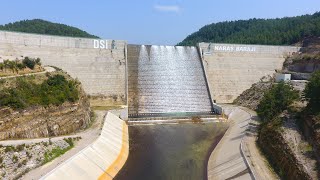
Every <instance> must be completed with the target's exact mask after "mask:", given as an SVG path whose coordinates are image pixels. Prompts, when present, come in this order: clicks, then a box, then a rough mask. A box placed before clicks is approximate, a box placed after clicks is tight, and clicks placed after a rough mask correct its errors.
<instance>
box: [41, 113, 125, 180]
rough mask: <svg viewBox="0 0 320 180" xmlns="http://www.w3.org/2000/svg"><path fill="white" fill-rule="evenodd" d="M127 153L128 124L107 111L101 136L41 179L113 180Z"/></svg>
mask: <svg viewBox="0 0 320 180" xmlns="http://www.w3.org/2000/svg"><path fill="white" fill-rule="evenodd" d="M128 155H129V137H128V126H127V124H126V123H125V122H124V121H123V120H121V119H120V118H118V117H117V116H116V115H114V114H112V113H110V112H109V113H108V114H107V116H106V119H105V122H104V126H103V128H102V132H101V135H100V137H99V138H98V139H97V140H96V141H95V142H93V143H92V144H91V145H89V146H88V147H86V148H85V149H83V150H82V151H80V152H79V153H78V154H76V155H74V156H73V157H72V158H70V159H69V160H68V161H66V162H64V163H63V164H61V165H60V166H58V167H57V168H56V169H54V170H53V171H51V172H50V173H48V174H47V175H46V176H44V177H43V178H42V179H48V180H50V179H52V180H56V179H59V180H64V179H65V180H67V179H77V180H81V179H83V180H86V179H113V178H114V177H115V176H116V174H117V173H118V172H119V171H120V169H121V168H122V167H123V165H124V164H125V162H126V160H127V158H128Z"/></svg>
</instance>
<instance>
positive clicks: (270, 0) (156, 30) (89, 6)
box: [0, 0, 320, 45]
mask: <svg viewBox="0 0 320 180" xmlns="http://www.w3.org/2000/svg"><path fill="white" fill-rule="evenodd" d="M0 7H1V10H0V24H6V23H9V22H14V21H18V20H23V19H35V18H41V19H45V20H49V21H53V22H59V23H63V24H68V25H72V26H75V27H78V28H81V29H83V30H85V31H87V32H89V33H91V34H94V35H98V36H100V37H101V38H104V39H122V40H127V41H128V42H129V43H135V44H164V45H174V44H176V43H178V42H180V41H182V40H183V39H184V38H185V37H186V36H187V35H189V34H190V33H192V32H194V31H197V30H198V29H199V28H201V27H202V26H204V25H206V24H210V23H215V22H220V21H226V20H239V19H249V18H254V17H255V18H276V17H284V16H296V15H302V14H312V13H314V12H316V11H320V0H303V1H302V0H259V1H258V0H219V1H218V0H198V1H196V0H90V1H89V0H86V1H85V0H51V1H49V0H28V1H26V0H3V1H2V2H1V5H0Z"/></svg>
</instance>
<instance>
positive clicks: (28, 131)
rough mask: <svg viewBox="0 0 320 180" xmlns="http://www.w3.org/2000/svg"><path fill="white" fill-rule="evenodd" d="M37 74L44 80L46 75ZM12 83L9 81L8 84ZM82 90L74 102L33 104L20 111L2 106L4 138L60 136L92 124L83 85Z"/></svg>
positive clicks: (0, 117)
mask: <svg viewBox="0 0 320 180" xmlns="http://www.w3.org/2000/svg"><path fill="white" fill-rule="evenodd" d="M59 73H61V72H59ZM37 76H41V77H37V78H39V79H44V76H45V75H44V74H43V75H37ZM10 83H11V82H10V81H9V80H8V82H7V83H6V84H10ZM78 90H79V99H78V100H77V101H76V102H74V103H71V102H68V101H66V102H64V103H63V104H61V105H58V106H56V105H50V106H47V107H44V106H33V107H27V108H25V109H20V110H14V109H12V108H10V107H1V108H0V140H6V139H20V138H39V137H51V136H59V135H65V134H70V133H73V132H76V131H78V130H80V129H84V128H86V127H88V125H89V123H90V103H89V100H88V97H87V95H86V94H85V93H84V91H83V89H82V87H81V85H79V86H78Z"/></svg>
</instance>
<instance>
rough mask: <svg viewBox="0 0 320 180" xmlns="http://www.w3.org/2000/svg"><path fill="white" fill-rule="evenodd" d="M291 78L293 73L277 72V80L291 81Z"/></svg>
mask: <svg viewBox="0 0 320 180" xmlns="http://www.w3.org/2000/svg"><path fill="white" fill-rule="evenodd" d="M290 80H291V74H281V73H276V82H281V81H290Z"/></svg>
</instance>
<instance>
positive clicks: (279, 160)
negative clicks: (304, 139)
mask: <svg viewBox="0 0 320 180" xmlns="http://www.w3.org/2000/svg"><path fill="white" fill-rule="evenodd" d="M281 121H282V120H280V119H279V120H277V122H273V123H269V124H268V125H265V126H264V127H262V128H261V130H260V132H259V137H258V141H257V143H258V144H259V147H260V148H261V150H262V152H263V153H264V154H265V155H266V156H267V158H268V160H269V162H270V163H271V164H272V166H273V168H274V169H275V170H276V171H277V172H278V174H279V175H280V176H281V177H282V178H283V179H292V180H295V179H301V180H302V179H314V177H317V174H316V172H315V173H314V172H310V171H312V170H311V169H310V168H308V167H306V164H303V162H305V161H303V160H302V158H301V157H299V155H298V154H297V153H296V152H295V151H294V149H293V148H292V147H290V142H288V141H287V138H286V136H285V133H284V132H285V131H286V130H284V129H283V128H280V127H278V126H279V124H278V123H280V122H281ZM291 143H292V142H291Z"/></svg>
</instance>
